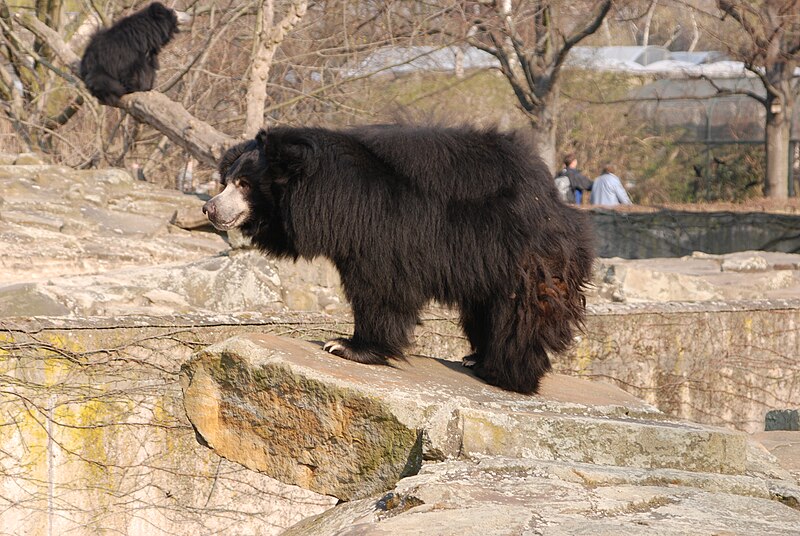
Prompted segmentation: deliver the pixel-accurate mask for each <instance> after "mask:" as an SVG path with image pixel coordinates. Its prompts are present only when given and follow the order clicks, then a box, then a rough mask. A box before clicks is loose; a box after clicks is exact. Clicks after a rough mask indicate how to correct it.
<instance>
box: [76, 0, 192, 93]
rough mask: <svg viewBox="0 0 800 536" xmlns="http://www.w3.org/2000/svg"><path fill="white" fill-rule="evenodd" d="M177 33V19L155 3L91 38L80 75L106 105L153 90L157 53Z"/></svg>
mask: <svg viewBox="0 0 800 536" xmlns="http://www.w3.org/2000/svg"><path fill="white" fill-rule="evenodd" d="M177 30H178V18H177V15H176V14H175V12H174V11H173V10H171V9H169V8H168V7H166V6H164V5H163V4H160V3H159V2H154V3H152V4H150V5H149V6H148V7H146V8H145V9H143V10H141V11H137V12H136V13H134V14H133V15H131V16H129V17H125V18H124V19H121V20H119V21H118V22H117V23H116V24H114V25H113V26H111V27H110V28H106V29H103V30H100V31H98V32H97V33H96V34H94V35H93V36H92V39H91V40H90V41H89V45H88V46H87V47H86V51H85V52H84V53H83V58H81V68H80V75H81V78H82V79H83V81H84V83H85V84H86V87H87V88H89V91H90V92H91V94H92V95H94V96H95V97H96V98H97V100H99V101H100V102H101V103H103V104H110V105H114V104H117V103H118V102H119V98H120V97H122V96H123V95H125V94H127V93H133V92H135V91H150V90H151V89H153V83H154V82H155V79H156V70H157V69H158V53H159V52H160V51H161V49H162V48H163V47H164V46H165V45H166V44H167V43H169V42H170V40H171V39H172V37H173V36H174V35H175V33H176V32H177Z"/></svg>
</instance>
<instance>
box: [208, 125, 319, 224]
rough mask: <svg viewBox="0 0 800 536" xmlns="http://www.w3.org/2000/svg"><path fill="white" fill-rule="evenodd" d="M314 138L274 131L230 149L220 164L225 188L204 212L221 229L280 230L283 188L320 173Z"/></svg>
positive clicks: (284, 192)
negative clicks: (277, 228) (317, 172)
mask: <svg viewBox="0 0 800 536" xmlns="http://www.w3.org/2000/svg"><path fill="white" fill-rule="evenodd" d="M316 160H317V150H316V144H315V142H314V140H313V139H312V138H310V137H308V136H306V135H304V134H302V133H299V132H298V131H297V130H294V129H284V128H277V129H274V130H271V131H270V133H269V134H268V133H267V132H266V131H265V130H261V131H259V133H258V134H256V137H255V138H254V139H252V140H248V141H245V142H242V143H239V144H238V145H234V146H233V147H231V148H230V149H228V150H227V151H225V154H223V155H222V158H221V159H220V161H219V167H218V171H219V178H220V183H221V184H222V185H223V186H224V187H225V189H224V190H223V191H222V192H221V193H220V194H218V195H216V196H215V197H213V198H211V199H210V200H209V201H208V202H207V203H206V204H205V205H204V206H203V212H204V213H205V214H206V215H207V216H208V219H209V221H210V222H211V223H212V224H213V225H214V227H216V228H217V229H220V230H228V229H232V228H235V227H238V228H241V229H242V232H244V233H245V234H246V235H251V236H252V235H254V234H263V233H268V232H270V229H272V230H274V229H275V228H276V227H282V226H283V223H282V221H281V218H282V217H283V216H284V213H283V212H282V209H285V208H286V207H284V206H283V201H284V199H285V197H286V195H287V190H289V189H291V188H292V185H293V184H298V183H299V182H302V180H303V178H304V177H308V176H309V175H312V174H314V173H315V172H316V171H317V169H318V163H317V161H316Z"/></svg>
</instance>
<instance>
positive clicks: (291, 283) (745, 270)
mask: <svg viewBox="0 0 800 536" xmlns="http://www.w3.org/2000/svg"><path fill="white" fill-rule="evenodd" d="M17 160H18V162H17V163H16V164H9V162H10V161H12V160H11V159H10V158H9V157H5V158H3V157H2V155H0V163H2V162H6V165H0V250H2V251H3V255H2V256H1V257H0V316H34V315H45V316H61V315H77V316H87V315H125V314H139V313H147V314H169V313H189V312H230V311H260V312H265V311H266V312H269V311H281V310H286V309H293V310H311V311H324V312H337V311H345V310H346V309H347V306H346V303H345V301H344V299H343V296H342V295H341V292H340V291H339V289H338V287H337V284H338V277H337V274H336V272H335V270H334V269H333V268H332V266H331V265H330V264H328V263H326V262H324V261H321V260H320V261H315V262H314V263H313V264H312V263H305V262H300V263H298V264H296V265H295V264H293V263H291V262H285V261H281V262H278V261H274V260H271V259H267V258H264V257H263V256H261V255H259V254H258V253H256V252H254V251H252V250H248V249H246V248H245V249H234V250H232V249H231V248H230V244H229V241H228V239H227V237H223V236H222V235H220V234H217V233H215V232H213V230H212V229H211V228H210V227H208V226H207V225H204V222H205V219H204V217H203V215H202V213H201V211H200V207H201V206H202V204H203V202H204V200H203V199H202V198H200V197H198V196H195V195H184V194H181V193H178V192H176V191H174V190H166V189H162V188H158V187H155V186H153V185H152V184H148V183H146V182H142V181H135V180H134V179H133V178H131V176H130V175H129V174H128V173H127V172H125V171H122V170H85V171H82V170H73V169H69V168H64V167H58V166H47V165H42V164H38V163H36V162H37V161H36V159H35V157H30V156H29V157H24V158H17ZM595 283H596V286H595V288H594V289H592V290H591V291H590V298H589V302H590V303H603V302H629V303H637V302H652V301H655V302H660V301H703V300H733V299H759V298H791V297H800V255H792V254H784V253H765V252H743V253H736V254H730V255H706V254H703V253H700V252H698V253H695V254H694V255H691V256H688V257H683V258H676V259H646V260H625V259H602V260H599V261H598V263H597V265H596V271H595Z"/></svg>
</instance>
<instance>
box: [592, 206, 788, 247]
mask: <svg viewBox="0 0 800 536" xmlns="http://www.w3.org/2000/svg"><path fill="white" fill-rule="evenodd" d="M591 217H592V221H593V223H594V226H595V234H596V248H597V254H598V256H600V257H606V258H608V257H622V258H625V259H649V258H657V257H681V256H684V255H691V253H692V252H693V251H703V252H705V253H714V254H724V253H732V252H735V251H749V250H761V251H782V252H786V253H798V252H800V217H798V216H794V215H788V214H769V213H765V212H682V211H676V210H661V211H658V212H622V211H614V210H603V209H594V210H592V211H591Z"/></svg>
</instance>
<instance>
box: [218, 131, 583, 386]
mask: <svg viewBox="0 0 800 536" xmlns="http://www.w3.org/2000/svg"><path fill="white" fill-rule="evenodd" d="M219 172H220V176H221V178H222V181H223V183H225V182H230V181H236V184H237V185H239V186H241V187H242V188H243V191H245V192H246V196H247V203H248V204H249V206H250V211H249V214H250V215H249V217H248V218H247V219H246V221H244V223H243V224H242V225H241V229H242V231H243V232H244V234H245V235H248V236H250V237H252V240H253V242H254V243H255V244H256V245H257V246H258V247H259V248H261V249H262V250H263V251H265V252H267V253H270V254H272V255H277V256H288V257H294V258H297V257H304V258H309V259H310V258H313V257H316V256H324V257H327V258H329V259H331V260H332V261H333V263H334V264H335V265H336V267H337V269H338V271H339V273H340V275H341V281H342V285H343V288H344V291H345V293H346V295H347V298H348V299H349V300H350V302H351V305H352V309H353V315H354V317H355V329H354V334H353V337H352V338H351V339H344V340H340V341H339V346H338V347H337V346H336V345H333V346H332V349H329V351H331V352H333V353H336V354H339V355H342V356H343V357H347V358H348V359H353V360H355V361H360V362H364V363H383V364H385V363H387V358H402V356H403V352H404V350H405V349H407V348H408V346H409V345H410V338H411V336H412V334H413V329H414V326H415V325H416V324H417V322H418V319H419V313H420V310H421V309H422V308H423V307H424V306H425V305H426V304H427V303H428V302H429V301H430V300H438V301H439V302H441V303H443V304H448V305H451V306H455V307H457V308H458V309H459V311H460V314H461V325H462V327H463V329H464V332H465V333H466V335H467V337H468V338H469V341H470V343H471V345H472V347H473V351H474V354H472V355H471V356H468V359H469V360H471V361H474V362H475V372H476V373H477V374H478V375H479V376H480V377H482V378H484V379H485V380H486V381H487V382H489V383H491V384H494V385H498V386H500V387H502V388H505V389H510V390H512V391H518V392H522V393H532V392H536V390H537V388H538V386H539V380H540V379H541V378H542V376H543V375H544V374H545V373H546V372H547V371H548V370H550V361H549V358H548V352H560V351H562V350H564V349H566V348H567V347H568V345H570V343H571V342H572V338H573V330H574V328H575V327H576V326H579V325H580V324H581V322H582V319H583V314H584V303H585V299H584V295H583V288H584V285H585V284H586V283H587V282H588V280H589V277H590V269H591V264H592V251H591V247H590V245H589V244H590V242H591V238H590V231H589V225H588V222H587V218H586V216H585V215H584V214H583V213H582V212H581V211H579V210H577V209H573V208H570V207H568V206H567V205H565V204H564V203H562V202H561V201H560V200H559V198H558V193H557V191H556V188H555V185H554V183H553V179H552V177H551V176H550V173H549V171H548V170H547V168H546V166H545V165H544V164H543V162H542V161H541V160H540V159H539V158H538V157H537V156H536V152H535V150H534V149H533V148H532V147H531V146H530V145H529V144H528V143H526V142H525V141H524V140H523V137H522V136H521V135H519V134H517V133H513V132H512V133H502V132H498V131H496V130H492V129H488V130H480V129H475V128H469V127H462V128H438V127H413V126H397V125H386V126H367V127H358V128H353V129H349V130H341V131H336V130H326V129H321V128H274V129H271V130H269V131H268V132H264V131H262V132H260V133H259V134H258V136H256V139H254V140H250V141H247V142H244V143H241V144H239V145H237V146H235V147H232V148H231V149H229V150H228V152H227V153H226V154H225V155H224V156H223V158H222V159H221V161H220V165H219ZM212 202H213V200H212ZM329 344H330V343H329Z"/></svg>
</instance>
